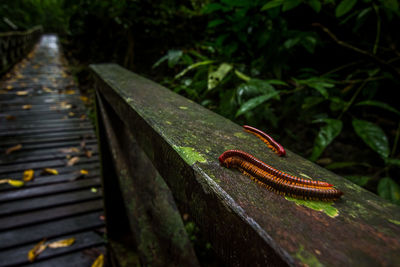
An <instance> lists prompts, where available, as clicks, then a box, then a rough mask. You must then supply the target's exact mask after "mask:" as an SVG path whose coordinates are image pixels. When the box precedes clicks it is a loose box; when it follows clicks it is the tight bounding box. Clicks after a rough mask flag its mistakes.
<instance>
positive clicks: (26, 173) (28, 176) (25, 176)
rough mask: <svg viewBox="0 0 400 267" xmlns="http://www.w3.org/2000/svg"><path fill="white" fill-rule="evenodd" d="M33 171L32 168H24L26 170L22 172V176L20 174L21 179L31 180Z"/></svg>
mask: <svg viewBox="0 0 400 267" xmlns="http://www.w3.org/2000/svg"><path fill="white" fill-rule="evenodd" d="M34 173H35V172H34V170H32V169H30V170H26V171H24V174H23V176H22V179H23V180H24V181H25V182H29V181H32V179H33V175H34Z"/></svg>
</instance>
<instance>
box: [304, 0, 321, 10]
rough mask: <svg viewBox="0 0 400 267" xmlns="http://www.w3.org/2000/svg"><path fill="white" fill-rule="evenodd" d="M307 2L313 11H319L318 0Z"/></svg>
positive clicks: (319, 3) (319, 4)
mask: <svg viewBox="0 0 400 267" xmlns="http://www.w3.org/2000/svg"><path fill="white" fill-rule="evenodd" d="M307 4H308V5H309V6H310V7H311V8H312V9H314V11H315V12H317V13H319V12H320V11H321V2H320V0H308V1H307Z"/></svg>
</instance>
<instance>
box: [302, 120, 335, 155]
mask: <svg viewBox="0 0 400 267" xmlns="http://www.w3.org/2000/svg"><path fill="white" fill-rule="evenodd" d="M315 122H325V123H326V124H325V125H324V126H322V127H321V128H320V130H319V133H318V135H317V137H316V138H315V141H314V147H313V151H312V153H311V156H310V160H311V161H315V160H317V159H318V158H319V156H320V155H321V154H322V152H323V151H324V150H325V148H326V147H327V146H328V145H329V144H330V143H331V142H332V141H333V139H335V138H336V136H338V135H339V134H340V132H341V131H342V126H343V123H342V121H340V120H336V119H320V120H317V121H315Z"/></svg>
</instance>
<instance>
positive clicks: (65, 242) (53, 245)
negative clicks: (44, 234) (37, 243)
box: [47, 237, 75, 248]
mask: <svg viewBox="0 0 400 267" xmlns="http://www.w3.org/2000/svg"><path fill="white" fill-rule="evenodd" d="M73 243H75V238H74V237H71V238H68V239H63V240H58V241H54V242H51V243H49V244H48V245H47V246H48V247H49V248H64V247H69V246H71V245H72V244H73Z"/></svg>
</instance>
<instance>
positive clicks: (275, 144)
mask: <svg viewBox="0 0 400 267" xmlns="http://www.w3.org/2000/svg"><path fill="white" fill-rule="evenodd" d="M243 129H244V130H245V131H246V132H248V133H251V134H254V135H255V136H257V137H258V138H260V139H261V140H262V141H263V142H264V143H265V144H266V145H267V146H268V147H269V148H270V149H271V150H272V151H274V152H275V153H276V154H278V155H279V156H285V155H286V151H285V149H284V148H283V147H282V146H281V145H280V144H279V143H278V142H276V141H275V140H274V139H273V138H272V137H271V136H269V135H268V134H266V133H264V132H263V131H261V130H258V129H257V128H254V127H251V126H248V125H243Z"/></svg>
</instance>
